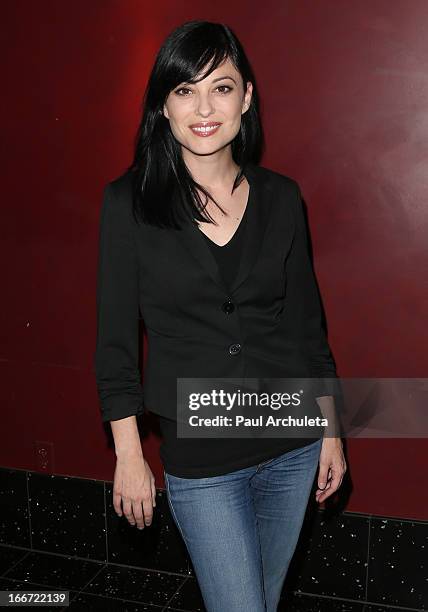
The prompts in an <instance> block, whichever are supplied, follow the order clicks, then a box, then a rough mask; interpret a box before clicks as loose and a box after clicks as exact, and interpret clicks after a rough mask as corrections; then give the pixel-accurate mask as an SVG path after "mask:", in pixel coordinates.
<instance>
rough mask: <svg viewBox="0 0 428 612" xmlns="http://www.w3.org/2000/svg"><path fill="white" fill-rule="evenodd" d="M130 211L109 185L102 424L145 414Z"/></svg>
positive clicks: (101, 261)
mask: <svg viewBox="0 0 428 612" xmlns="http://www.w3.org/2000/svg"><path fill="white" fill-rule="evenodd" d="M130 210H131V208H130V206H128V203H127V202H125V201H124V200H123V199H121V198H117V197H115V193H114V187H113V186H112V185H111V184H108V185H107V186H106V187H105V189H104V194H103V201H102V206H101V213H100V225H99V250H98V269H97V287H96V303H97V337H96V348H95V354H94V362H93V363H94V371H95V378H96V384H97V390H98V396H99V401H100V408H101V417H102V421H111V420H117V419H123V418H125V417H128V416H131V415H137V414H141V413H142V412H143V396H142V386H141V375H140V369H139V291H138V263H137V255H136V249H135V239H134V236H133V232H132V226H131V220H132V215H131V214H130Z"/></svg>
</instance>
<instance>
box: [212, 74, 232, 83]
mask: <svg viewBox="0 0 428 612" xmlns="http://www.w3.org/2000/svg"><path fill="white" fill-rule="evenodd" d="M223 79H231V80H232V81H233V82H234V83H235V85H236V81H235V79H234V78H233V77H231V76H222V77H217V78H216V79H213V81H212V82H213V83H215V82H216V81H222V80H223Z"/></svg>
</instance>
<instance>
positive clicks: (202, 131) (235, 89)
mask: <svg viewBox="0 0 428 612" xmlns="http://www.w3.org/2000/svg"><path fill="white" fill-rule="evenodd" d="M252 90H253V86H252V83H250V82H248V83H247V88H246V91H244V87H243V83H242V77H241V75H240V73H239V72H238V71H237V70H236V68H235V67H234V65H233V64H232V62H231V61H230V60H229V59H228V58H227V60H226V61H225V62H224V63H223V64H221V65H220V66H218V68H216V69H215V70H214V71H213V72H212V73H211V74H210V75H209V76H207V77H205V78H204V79H203V80H202V81H199V82H198V83H194V84H186V83H180V84H179V85H178V86H177V87H174V89H173V90H172V91H171V92H170V93H169V95H168V98H167V99H166V102H165V104H164V107H163V113H164V115H165V117H166V118H167V119H169V123H170V127H171V131H172V133H173V135H174V136H175V138H176V139H177V140H178V142H180V144H181V145H182V146H183V147H185V148H186V149H188V150H189V151H191V152H192V153H194V154H195V155H210V154H212V153H215V152H216V151H218V150H220V149H222V148H223V147H225V146H226V145H228V144H229V143H230V142H231V141H232V140H233V139H234V138H235V136H236V135H237V134H238V132H239V129H240V126H241V115H242V114H243V113H245V112H246V111H247V110H248V107H249V105H250V101H251V94H252Z"/></svg>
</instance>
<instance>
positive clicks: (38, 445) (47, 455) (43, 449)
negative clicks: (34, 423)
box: [34, 440, 54, 474]
mask: <svg viewBox="0 0 428 612" xmlns="http://www.w3.org/2000/svg"><path fill="white" fill-rule="evenodd" d="M34 450H35V454H36V469H37V470H38V471H39V472H45V473H46V474H52V473H53V471H54V445H53V442H40V441H38V440H36V442H35V443H34Z"/></svg>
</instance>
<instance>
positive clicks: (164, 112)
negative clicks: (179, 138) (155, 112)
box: [163, 104, 169, 119]
mask: <svg viewBox="0 0 428 612" xmlns="http://www.w3.org/2000/svg"><path fill="white" fill-rule="evenodd" d="M163 114H164V117H166V118H167V119H169V115H168V110H167V108H166V104H164V105H163Z"/></svg>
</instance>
